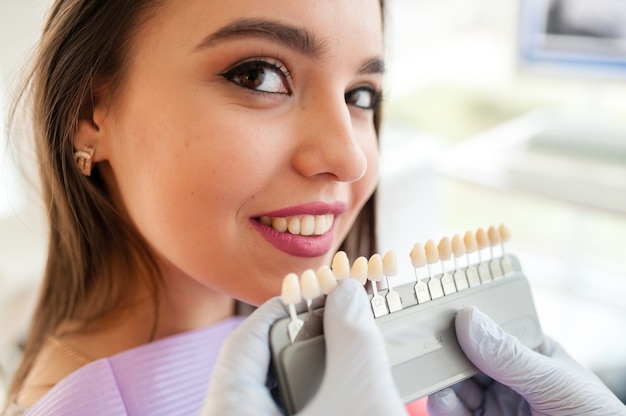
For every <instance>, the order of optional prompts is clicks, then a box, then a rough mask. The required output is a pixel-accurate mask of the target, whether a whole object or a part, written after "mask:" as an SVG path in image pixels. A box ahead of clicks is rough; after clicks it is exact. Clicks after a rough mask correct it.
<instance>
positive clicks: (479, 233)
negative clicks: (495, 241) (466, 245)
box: [476, 228, 489, 250]
mask: <svg viewBox="0 0 626 416" xmlns="http://www.w3.org/2000/svg"><path fill="white" fill-rule="evenodd" d="M476 242H477V243H478V248H479V249H480V250H482V249H484V248H487V247H488V246H489V237H487V233H486V232H485V230H484V229H482V228H478V229H477V230H476Z"/></svg>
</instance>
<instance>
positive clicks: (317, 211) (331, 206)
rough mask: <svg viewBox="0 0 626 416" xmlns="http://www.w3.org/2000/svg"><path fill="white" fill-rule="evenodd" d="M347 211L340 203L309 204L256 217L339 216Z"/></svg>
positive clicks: (344, 204)
mask: <svg viewBox="0 0 626 416" xmlns="http://www.w3.org/2000/svg"><path fill="white" fill-rule="evenodd" d="M346 209H347V204H346V203H345V202H342V201H334V202H322V201H317V202H309V203H306V204H300V205H294V206H291V207H287V208H281V209H278V210H275V211H268V212H264V213H262V214H259V215H257V216H256V217H255V218H258V217H293V216H296V215H326V214H333V215H340V214H342V213H343V212H345V210H346Z"/></svg>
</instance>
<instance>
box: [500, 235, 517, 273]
mask: <svg viewBox="0 0 626 416" xmlns="http://www.w3.org/2000/svg"><path fill="white" fill-rule="evenodd" d="M498 234H500V251H501V253H502V270H503V273H504V274H509V273H513V271H514V268H513V264H512V263H511V258H510V257H509V256H508V255H507V254H506V250H505V243H508V242H509V240H510V239H511V232H510V231H509V229H508V228H507V226H506V225H504V224H500V225H499V226H498Z"/></svg>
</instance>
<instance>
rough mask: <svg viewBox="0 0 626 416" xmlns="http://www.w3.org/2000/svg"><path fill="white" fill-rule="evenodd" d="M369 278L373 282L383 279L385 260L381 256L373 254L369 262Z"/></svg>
mask: <svg viewBox="0 0 626 416" xmlns="http://www.w3.org/2000/svg"><path fill="white" fill-rule="evenodd" d="M367 278H368V280H371V281H372V282H380V281H381V280H382V279H383V258H382V257H381V256H380V254H373V255H372V256H371V257H370V259H369V260H368V262H367Z"/></svg>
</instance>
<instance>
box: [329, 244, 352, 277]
mask: <svg viewBox="0 0 626 416" xmlns="http://www.w3.org/2000/svg"><path fill="white" fill-rule="evenodd" d="M330 268H331V269H332V271H333V273H334V274H335V278H336V279H337V280H343V279H345V278H347V277H349V276H350V261H349V260H348V255H347V254H346V252H345V251H338V252H337V253H335V256H334V257H333V261H332V263H331V266H330Z"/></svg>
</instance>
